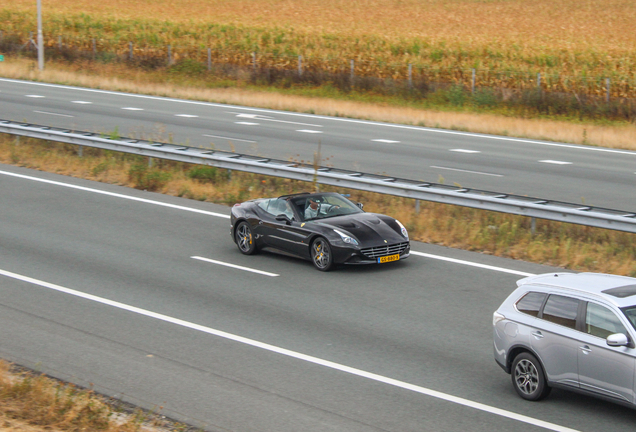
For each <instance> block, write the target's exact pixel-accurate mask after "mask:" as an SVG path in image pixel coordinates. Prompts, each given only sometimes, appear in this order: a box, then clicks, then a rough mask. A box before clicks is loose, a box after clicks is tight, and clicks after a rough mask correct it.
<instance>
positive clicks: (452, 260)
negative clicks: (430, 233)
mask: <svg viewBox="0 0 636 432" xmlns="http://www.w3.org/2000/svg"><path fill="white" fill-rule="evenodd" d="M411 254H412V255H417V256H421V257H425V258H431V259H436V260H440V261H448V262H452V263H455V264H462V265H467V266H471V267H479V268H483V269H486V270H494V271H498V272H502V273H510V274H513V275H518V276H535V274H534V273H526V272H522V271H518V270H511V269H507V268H503V267H495V266H491V265H487V264H480V263H476V262H472V261H464V260H460V259H455V258H449V257H445V256H440V255H432V254H428V253H424V252H417V251H411Z"/></svg>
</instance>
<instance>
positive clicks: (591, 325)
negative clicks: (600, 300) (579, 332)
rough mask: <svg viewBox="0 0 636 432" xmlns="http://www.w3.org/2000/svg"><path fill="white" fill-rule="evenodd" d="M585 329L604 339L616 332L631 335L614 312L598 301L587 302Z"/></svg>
mask: <svg viewBox="0 0 636 432" xmlns="http://www.w3.org/2000/svg"><path fill="white" fill-rule="evenodd" d="M585 331H586V332H587V333H589V334H591V335H592V336H598V337H600V338H603V339H605V338H606V337H608V336H609V335H611V334H614V333H623V334H624V335H626V336H627V335H629V333H627V330H626V329H625V327H624V326H623V324H622V323H621V322H620V320H619V319H618V317H617V316H616V315H615V314H614V312H612V311H611V310H609V309H608V308H606V307H605V306H601V305H599V304H596V303H588V304H587V312H586V313H585Z"/></svg>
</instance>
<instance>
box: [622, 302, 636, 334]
mask: <svg viewBox="0 0 636 432" xmlns="http://www.w3.org/2000/svg"><path fill="white" fill-rule="evenodd" d="M620 309H621V312H623V315H625V318H627V321H629V323H630V324H631V325H632V328H633V329H634V330H636V305H633V306H626V307H622V308H620Z"/></svg>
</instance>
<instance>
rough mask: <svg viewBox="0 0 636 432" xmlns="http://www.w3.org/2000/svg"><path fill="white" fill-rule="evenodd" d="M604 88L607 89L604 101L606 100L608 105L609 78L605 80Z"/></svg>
mask: <svg viewBox="0 0 636 432" xmlns="http://www.w3.org/2000/svg"><path fill="white" fill-rule="evenodd" d="M605 86H606V88H607V96H606V98H605V99H606V101H607V103H609V101H610V79H609V78H606V79H605Z"/></svg>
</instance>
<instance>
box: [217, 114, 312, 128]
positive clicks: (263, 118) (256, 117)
mask: <svg viewBox="0 0 636 432" xmlns="http://www.w3.org/2000/svg"><path fill="white" fill-rule="evenodd" d="M228 113H229V114H236V117H239V118H248V119H253V120H261V121H268V122H273V123H287V124H294V125H299V126H311V127H323V126H322V125H316V124H310V123H299V122H293V121H289V120H278V119H275V118H273V117H268V116H264V115H260V114H241V113H235V112H229V111H228Z"/></svg>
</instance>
